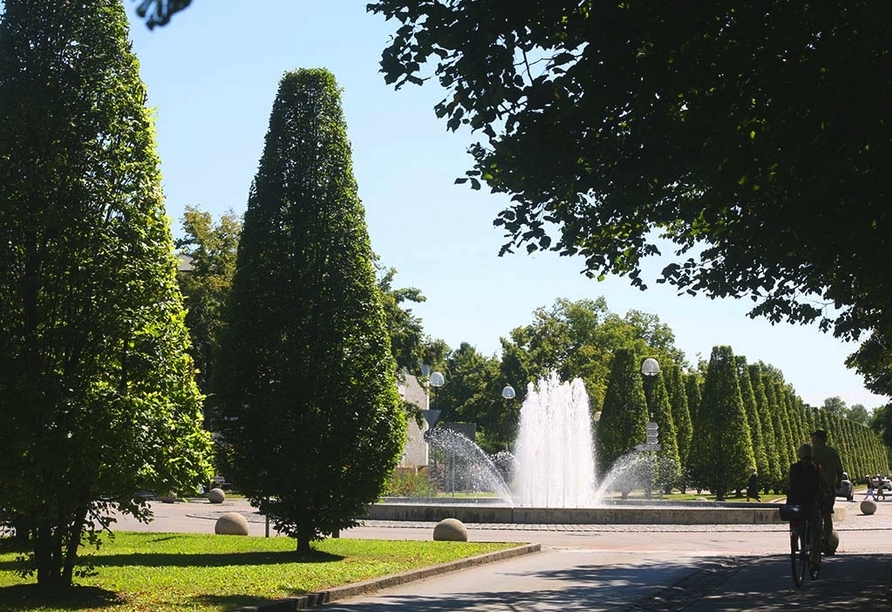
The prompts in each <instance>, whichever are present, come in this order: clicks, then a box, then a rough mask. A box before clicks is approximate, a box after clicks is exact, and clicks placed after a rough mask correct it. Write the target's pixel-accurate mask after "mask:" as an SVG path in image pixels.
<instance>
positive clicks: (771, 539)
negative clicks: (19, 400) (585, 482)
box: [117, 496, 892, 612]
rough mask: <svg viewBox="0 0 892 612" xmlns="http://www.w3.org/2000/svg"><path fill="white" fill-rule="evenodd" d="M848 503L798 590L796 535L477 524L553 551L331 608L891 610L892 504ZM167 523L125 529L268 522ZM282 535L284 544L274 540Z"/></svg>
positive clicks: (195, 517) (421, 535)
mask: <svg viewBox="0 0 892 612" xmlns="http://www.w3.org/2000/svg"><path fill="white" fill-rule="evenodd" d="M859 502H860V496H856V501H855V502H850V503H849V502H844V501H843V502H839V501H838V502H837V503H838V504H839V505H843V506H845V507H846V509H847V519H846V521H845V522H843V523H839V524H838V525H837V529H838V531H839V534H840V549H839V551H838V554H837V555H836V556H834V557H830V558H826V559H825V560H824V567H823V569H822V571H821V575H820V577H819V579H818V580H816V581H814V582H809V581H808V579H806V584H805V585H804V586H803V587H799V588H797V587H795V586H794V585H793V582H792V579H791V577H790V562H789V542H788V538H787V535H786V527H785V525H776V526H758V525H751V526H705V527H704V526H697V527H691V526H672V525H669V526H634V525H624V526H608V525H605V526H591V525H585V526H582V525H579V526H577V525H558V526H553V525H541V526H528V525H483V526H475V525H468V527H469V537H470V539H471V540H474V541H510V542H532V543H538V544H541V546H542V550H541V552H537V553H532V554H527V555H523V556H520V557H516V558H513V559H508V560H504V561H499V562H497V563H490V564H486V565H480V566H477V567H474V568H471V569H466V570H459V571H451V572H444V573H443V574H442V575H439V576H435V577H433V578H427V579H424V580H418V581H412V582H408V583H406V584H403V585H401V586H397V587H393V588H388V589H383V590H379V591H375V592H373V593H370V594H368V595H361V596H358V597H351V598H349V599H344V600H340V601H335V602H332V603H330V604H326V605H325V606H323V607H322V608H321V609H323V610H327V611H328V612H384V611H386V612H409V611H412V612H440V611H446V610H459V611H468V612H471V611H473V612H482V611H486V612H493V611H499V612H502V611H506V612H507V611H511V612H516V611H521V610H523V611H527V610H529V611H536V612H538V611H552V610H561V611H565V612H574V611H582V610H585V611H599V610H605V611H607V610H609V611H628V612H645V611H647V612H676V611H678V612H680V611H682V610H684V611H685V612H713V611H727V612H731V611H744V610H747V611H749V610H758V611H768V610H799V609H807V610H818V611H824V610H827V611H830V610H847V611H856V612H860V611H862V610H889V609H890V608H889V601H890V599H889V588H890V575H892V500H890V501H889V502H882V501H881V502H879V503H878V506H879V509H878V511H877V513H876V514H874V515H871V516H867V515H863V514H861V513H860V511H859V509H858V508H859V505H858V504H859ZM154 509H155V515H156V520H155V521H154V522H153V523H151V524H150V525H147V526H146V525H139V524H136V523H133V522H132V521H129V520H127V519H123V520H122V521H121V523H120V524H119V525H118V527H117V528H118V529H121V530H149V531H174V532H177V531H191V532H205V533H213V527H214V523H215V519H216V517H218V516H219V515H220V514H222V513H223V512H227V511H230V512H232V511H234V512H241V513H243V514H245V515H246V516H247V517H248V518H249V524H250V529H251V534H252V535H263V534H264V532H265V524H264V522H263V520H262V517H259V516H258V515H256V514H254V513H253V512H252V509H251V508H250V507H248V506H247V505H246V504H244V502H236V501H229V500H227V501H226V502H224V503H223V504H221V505H211V504H208V503H207V502H204V501H196V502H191V503H176V504H161V503H156V504H155V505H154ZM432 531H433V524H402V523H391V522H370V523H369V524H367V525H366V526H363V527H360V528H356V529H350V530H345V531H343V532H342V533H341V537H345V538H351V537H353V538H376V539H429V538H431V537H432ZM271 535H272V536H273V537H276V534H274V533H273V534H271Z"/></svg>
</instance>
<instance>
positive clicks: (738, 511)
mask: <svg viewBox="0 0 892 612" xmlns="http://www.w3.org/2000/svg"><path fill="white" fill-rule="evenodd" d="M778 508H779V505H777V504H761V505H755V504H747V505H744V504H741V505H739V506H727V505H726V506H687V507H673V506H669V505H666V506H662V507H659V506H657V507H654V506H602V507H597V508H527V507H513V508H512V507H510V506H487V505H474V504H468V505H460V504H456V505H451V504H440V505H435V504H426V505H412V504H373V505H371V506H369V508H368V512H367V514H366V516H364V517H362V518H365V519H372V520H385V521H416V522H437V521H441V520H443V519H446V518H456V519H458V520H460V521H462V522H464V523H509V524H516V525H535V524H552V525H554V524H558V525H559V524H566V525H773V524H781V523H783V521H781V519H780V513H779V512H778ZM834 518H835V520H837V521H843V520H845V509H842V508H840V509H837V510H836V516H835V517H834Z"/></svg>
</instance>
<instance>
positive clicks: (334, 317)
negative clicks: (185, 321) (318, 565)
mask: <svg viewBox="0 0 892 612" xmlns="http://www.w3.org/2000/svg"><path fill="white" fill-rule="evenodd" d="M385 326H386V323H385V315H384V310H383V308H382V305H381V298H380V293H379V290H378V288H377V287H376V281H375V269H374V255H373V253H372V249H371V245H370V241H369V236H368V231H367V229H366V225H365V215H364V210H363V207H362V204H361V202H360V200H359V197H358V194H357V185H356V180H355V178H354V176H353V170H352V159H351V151H350V144H349V141H348V140H347V133H346V126H345V122H344V116H343V111H342V109H341V98H340V92H339V89H338V87H337V84H336V82H335V79H334V76H333V75H332V74H331V73H329V72H328V71H326V70H321V69H319V70H297V71H294V72H290V73H287V74H286V75H285V76H284V77H283V78H282V80H281V82H280V84H279V90H278V94H277V96H276V100H275V103H274V105H273V110H272V114H271V116H270V122H269V131H268V132H267V135H266V142H265V146H264V151H263V155H262V157H261V159H260V167H259V169H258V171H257V174H256V176H255V179H254V184H253V187H252V189H251V193H250V196H249V199H248V208H247V212H246V213H245V218H244V228H243V230H242V237H241V241H240V243H239V251H238V261H237V268H236V273H235V277H234V280H233V287H232V293H231V295H230V305H229V309H228V311H227V316H226V326H225V328H224V333H223V335H222V339H221V348H220V359H219V361H218V364H217V372H216V374H215V378H214V381H215V383H214V389H215V390H216V392H217V393H218V397H219V400H220V402H219V403H220V417H221V418H220V419H219V421H218V422H219V423H220V425H221V432H222V433H223V434H224V439H225V441H226V443H227V445H228V447H227V450H228V459H229V462H230V475H231V477H232V478H233V480H234V481H236V482H237V483H238V486H239V488H240V489H241V490H242V491H244V492H245V494H246V495H247V497H248V498H249V499H250V500H251V502H252V503H253V504H255V505H257V506H259V507H260V509H261V511H263V512H265V513H268V514H269V515H270V516H271V517H272V519H273V522H274V524H275V525H276V527H277V528H278V529H280V530H283V531H284V532H285V533H287V534H288V535H290V536H292V537H295V538H296V539H297V548H298V550H299V551H307V550H309V547H310V543H311V541H313V540H317V539H321V538H323V537H324V536H325V535H326V534H329V533H333V532H336V531H337V530H339V529H341V528H346V527H350V526H352V525H355V524H356V517H357V516H359V515H360V514H361V513H362V511H363V509H364V507H365V506H366V505H367V504H369V503H371V502H373V501H374V500H375V499H377V497H378V496H379V495H380V493H381V491H382V488H383V484H384V480H385V478H386V476H387V475H388V474H389V473H390V471H391V470H392V469H393V467H395V466H396V463H397V459H398V458H399V454H400V451H401V449H402V445H403V443H404V441H405V436H406V423H405V415H404V413H403V410H402V407H401V402H400V398H399V395H398V393H397V387H396V378H395V367H394V362H393V358H392V357H391V353H390V340H389V338H388V336H387V331H386V327H385Z"/></svg>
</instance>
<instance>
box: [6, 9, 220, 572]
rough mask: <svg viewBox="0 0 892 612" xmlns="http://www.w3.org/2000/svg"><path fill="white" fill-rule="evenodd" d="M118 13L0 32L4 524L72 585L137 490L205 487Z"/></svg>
mask: <svg viewBox="0 0 892 612" xmlns="http://www.w3.org/2000/svg"><path fill="white" fill-rule="evenodd" d="M127 27H128V26H127V17H126V14H125V13H124V8H123V6H122V5H121V3H120V0H80V1H78V2H67V1H63V0H44V1H41V2H33V1H31V0H6V2H5V12H4V14H3V17H2V21H0V423H2V425H0V449H2V452H0V523H5V522H7V521H11V522H13V523H15V524H16V529H17V531H19V532H20V533H19V535H22V536H24V537H23V539H30V542H31V544H32V555H31V556H30V559H29V564H28V566H27V567H25V568H24V570H25V571H30V570H35V569H36V572H37V582H38V583H39V584H40V585H41V586H47V587H52V588H58V587H67V586H69V585H70V584H71V580H72V575H73V571H74V566H75V563H76V560H77V553H78V549H79V546H80V545H81V543H82V541H83V540H84V539H85V535H86V534H94V533H95V532H96V531H101V530H102V528H103V527H109V526H110V525H111V524H112V523H111V518H110V515H111V514H112V510H114V509H117V510H118V511H121V512H124V513H127V514H131V515H134V516H136V517H137V518H139V519H142V520H147V519H148V518H149V516H150V514H151V513H150V509H149V507H148V504H147V502H146V501H145V500H141V499H139V498H137V499H134V495H133V494H134V491H136V490H139V489H149V490H156V491H164V492H167V491H174V492H178V493H187V492H191V491H195V490H197V487H198V485H199V483H201V482H206V480H207V478H209V473H208V472H209V464H208V461H207V455H208V451H209V439H208V436H207V434H206V433H205V432H204V431H203V429H202V417H201V396H200V394H199V393H198V389H197V387H196V385H195V381H194V367H193V364H192V360H191V359H190V358H189V356H188V354H187V352H186V351H187V349H188V344H189V337H188V334H187V332H186V328H185V327H184V324H183V320H184V316H185V313H184V311H183V306H182V299H181V296H180V293H179V290H178V288H177V283H176V261H175V259H174V257H173V240H172V237H171V234H170V228H169V226H168V221H167V219H166V217H165V214H164V205H163V198H162V193H161V175H160V172H159V162H158V156H157V154H156V151H155V142H154V130H153V126H152V118H151V112H150V111H149V110H148V109H147V108H146V107H145V104H144V102H145V99H146V89H145V86H144V85H143V84H142V82H141V81H140V78H139V66H138V62H137V60H136V58H135V56H134V55H133V53H132V52H131V50H130V44H129V42H128V40H127Z"/></svg>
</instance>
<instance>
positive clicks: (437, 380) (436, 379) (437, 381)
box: [430, 372, 446, 410]
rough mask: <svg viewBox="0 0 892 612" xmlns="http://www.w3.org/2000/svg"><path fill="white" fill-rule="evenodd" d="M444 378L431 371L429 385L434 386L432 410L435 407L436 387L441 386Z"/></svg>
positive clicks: (444, 380)
mask: <svg viewBox="0 0 892 612" xmlns="http://www.w3.org/2000/svg"><path fill="white" fill-rule="evenodd" d="M445 382H446V379H445V378H443V375H442V374H440V373H439V372H431V377H430V385H431V387H433V388H434V410H436V409H437V389H439V388H440V387H442V386H443V384H444V383H445Z"/></svg>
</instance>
